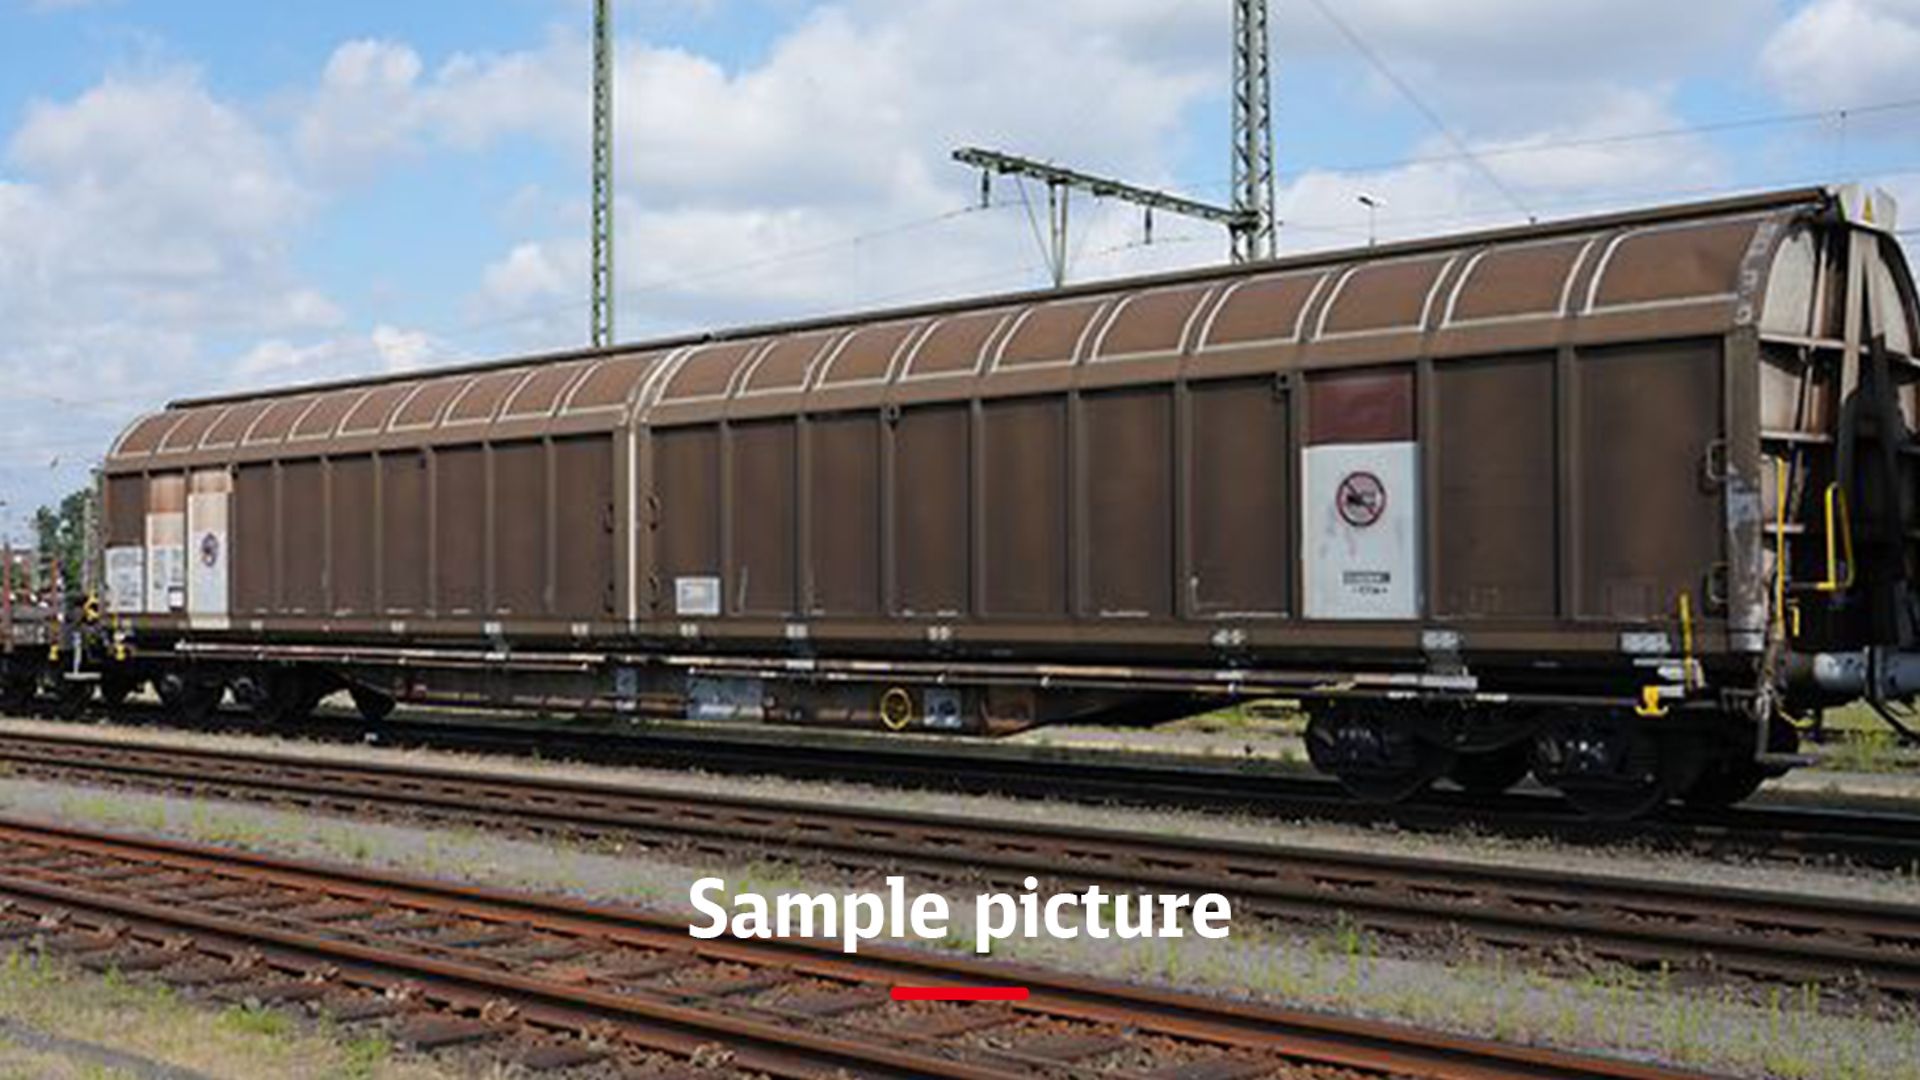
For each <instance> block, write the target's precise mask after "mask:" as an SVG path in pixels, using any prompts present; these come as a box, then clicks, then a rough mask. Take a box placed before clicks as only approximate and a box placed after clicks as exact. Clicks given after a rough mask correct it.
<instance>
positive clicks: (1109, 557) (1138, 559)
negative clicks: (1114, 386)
mask: <svg viewBox="0 0 1920 1080" xmlns="http://www.w3.org/2000/svg"><path fill="white" fill-rule="evenodd" d="M1082 415H1083V417H1084V419H1085V435H1084V438H1085V448H1086V453H1085V455H1084V456H1083V458H1082V460H1083V461H1084V462H1085V465H1084V475H1085V484H1086V500H1087V519H1086V521H1087V527H1086V529H1085V530H1084V531H1083V532H1082V533H1081V542H1082V544H1083V545H1084V548H1085V550H1084V552H1083V554H1082V558H1083V559H1084V560H1085V565H1086V568H1087V599H1088V608H1089V610H1088V614H1090V615H1093V616H1095V617H1098V618H1166V617H1169V616H1171V615H1172V614H1173V578H1174V569H1173V393H1172V391H1171V390H1170V389H1169V388H1166V387H1153V388H1148V389H1140V390H1120V391H1109V392H1104V393H1097V394H1088V395H1087V396H1086V397H1085V399H1084V400H1083V413H1082Z"/></svg>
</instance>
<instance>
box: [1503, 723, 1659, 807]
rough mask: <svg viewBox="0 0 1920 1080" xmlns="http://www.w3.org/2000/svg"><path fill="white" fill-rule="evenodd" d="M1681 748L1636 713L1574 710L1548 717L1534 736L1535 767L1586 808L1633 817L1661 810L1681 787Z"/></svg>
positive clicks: (1543, 778)
mask: <svg viewBox="0 0 1920 1080" xmlns="http://www.w3.org/2000/svg"><path fill="white" fill-rule="evenodd" d="M1679 749H1680V748H1678V747H1673V746H1663V745H1662V743H1661V740H1659V739H1658V738H1656V737H1655V735H1654V733H1653V732H1652V731H1651V730H1649V729H1648V727H1647V726H1646V725H1645V724H1643V723H1640V722H1639V721H1637V720H1635V719H1632V718H1620V717H1615V716H1610V715H1607V714H1603V713H1569V714H1567V715H1564V716H1560V717H1556V718H1555V719H1553V720H1551V721H1549V722H1548V723H1547V724H1546V725H1545V726H1544V727H1543V728H1542V729H1541V731H1540V733H1539V735H1538V736H1537V737H1536V738H1535V739H1534V745H1533V771H1534V775H1535V776H1537V777H1539V778H1540V781H1541V782H1542V783H1544V784H1549V785H1551V786H1553V787H1557V788H1559V789H1560V793H1561V794H1563V795H1565V796H1566V798H1567V801H1568V802H1570V803H1572V804H1573V805H1574V806H1576V807H1578V808H1579V809H1580V811H1581V813H1584V814H1586V815H1587V816H1589V817H1593V818H1599V819H1601V820H1604V821H1629V820H1632V819H1634V818H1638V817H1644V816H1645V815H1647V814H1650V813H1652V812H1653V811H1655V810H1657V809H1659V808H1660V807H1661V806H1663V805H1665V804H1666V802H1667V800H1668V799H1670V798H1672V797H1673V793H1674V791H1675V790H1676V788H1678V787H1681V786H1682V785H1677V784H1675V783H1674V777H1675V773H1674V768H1673V765H1674V758H1675V755H1676V754H1677V753H1678V751H1679ZM1687 779H1688V780H1689V782H1690V781H1691V777H1688V778H1687Z"/></svg>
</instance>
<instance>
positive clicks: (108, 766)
mask: <svg viewBox="0 0 1920 1080" xmlns="http://www.w3.org/2000/svg"><path fill="white" fill-rule="evenodd" d="M0 762H3V763H5V764H6V765H7V766H8V767H9V768H10V769H11V770H12V771H13V773H14V774H15V775H26V776H37V777H44V778H49V779H59V780H68V781H81V782H96V783H97V782H102V781H105V782H110V783H116V784H126V785H136V786H140V787H145V788H150V789H161V790H167V791H173V792H179V793H186V794H197V795H203V796H215V797H222V798H239V799H248V800H255V801H271V802H275V803H280V804H291V805H298V806H302V807H306V808H312V809H316V810H322V811H328V812H338V813H347V814H366V813H370V812H371V813H378V814H387V815H394V816H399V817H403V818H405V819H407V820H412V821H419V820H432V821H439V822H445V823H452V824H459V825H463V826H464V825H476V824H477V825H482V826H485V827H489V828H497V829H506V830H517V831H523V832H533V833H538V834H542V835H558V836H567V837H578V838H587V839H608V840H618V841H620V842H622V843H623V844H626V845H629V846H641V847H656V848H668V849H674V850H681V851H687V852H690V853H692V854H693V855H695V856H697V857H714V858H725V859H732V860H737V859H739V858H740V857H741V855H742V853H743V852H765V853H768V854H771V855H777V856H780V857H785V858H799V859H802V860H813V861H818V862H826V863H831V864H832V865H835V866H837V867H845V868H854V869H860V870H864V871H871V872H880V871H885V872H889V873H891V872H910V873H914V874H918V875H921V876H924V877H926V878H930V879H934V880H944V881H966V882H982V883H987V884H992V885H995V886H997V887H1001V888H1017V887H1018V886H1019V884H1020V883H1021V882H1022V881H1023V879H1025V878H1026V877H1028V876H1034V877H1037V878H1040V879H1042V880H1046V881H1051V882H1055V883H1059V884H1062V885H1072V886H1082V885H1086V884H1100V885H1102V886H1104V887H1108V888H1111V889H1119V890H1138V891H1145V892H1165V891H1171V892H1188V893H1196V894H1197V893H1204V892H1219V893H1223V894H1225V895H1227V896H1229V897H1231V898H1232V899H1233V901H1234V904H1235V909H1236V911H1237V912H1238V913H1240V914H1241V915H1242V916H1243V917H1244V916H1247V915H1258V916H1266V917H1274V918H1282V919H1306V920H1315V919H1320V920H1324V919H1329V918H1333V917H1336V916H1343V917H1345V918H1348V919H1350V920H1353V921H1355V922H1357V923H1358V924H1360V925H1362V926H1365V927H1368V928H1370V929H1375V930H1380V931H1386V932H1391V933H1396V934H1403V935H1412V936H1418V935H1423V934H1431V933H1433V932H1435V931H1437V930H1441V929H1447V928H1453V929H1457V930H1464V931H1466V932H1468V933H1469V934H1471V935H1473V936H1475V937H1477V938H1479V939H1480V940H1483V941H1485V942H1488V943H1491V944H1494V945H1499V946H1514V947H1523V948H1553V947H1558V946H1563V945H1565V944H1567V943H1570V942H1578V943H1579V944H1581V945H1582V946H1583V947H1584V948H1585V949H1586V950H1587V951H1588V952H1589V953H1590V954H1593V955H1597V956H1599V957H1602V958H1606V959H1611V960H1615V961H1618V962H1622V963H1627V964H1631V965H1635V966H1639V967H1655V966H1658V965H1662V964H1666V965H1671V966H1674V967H1685V966H1690V965H1698V964H1700V963H1701V962H1702V960H1703V958H1710V963H1711V965H1712V967H1713V969H1714V970H1716V971H1719V972H1723V973H1729V974H1736V975H1740V976H1746V977H1751V978H1756V979H1764V980H1775V981H1790V982H1797V983H1824V982H1832V981H1837V980H1840V979H1843V978H1844V979H1849V980H1852V981H1854V982H1855V983H1857V984H1862V985H1865V986H1869V987H1871V988H1873V989H1876V990H1878V991H1881V992H1884V993H1888V994H1894V995H1902V996H1920V906H1909V905H1901V904H1890V903H1878V902H1870V901H1861V900H1849V899H1843V898H1831V897H1817V898H1816V897H1802V896H1795V895H1786V894H1777V893H1764V892H1748V891H1737V890H1728V889H1724V888H1718V887H1715V888H1707V887H1701V886H1694V885H1689V884H1686V883H1684V882H1672V881H1646V880H1627V879H1621V878H1617V877H1608V876H1602V875H1576V874H1568V873H1563V872H1549V871H1542V870H1531V869H1524V868H1513V867H1499V866H1491V865H1485V864H1472V863H1463V862H1458V861H1452V860H1444V859H1426V858H1412V857H1404V856H1386V855H1376V854H1367V853H1356V852H1343V851H1331V850H1326V849H1319V848H1308V847H1297V846H1279V845H1264V844H1249V843H1237V842H1229V841H1221V840H1203V839H1193V838H1180V837H1172V836H1165V835H1150V834H1140V833H1126V832H1117V831H1108V830H1097V829H1087V828H1076V827H1067V826H1059V825H1048V824H1032V823H1020V822H1009V821H1004V820H987V819H979V818H970V817H962V816H952V815H939V814H924V813H902V812H895V811H889V810H876V809H864V808H850V807H839V806H826V805H822V804H819V803H808V802H795V801H780V800H769V799H760V798H743V797H734V796H721V795H711V794H691V793H685V792H668V791H659V790H648V789H644V788H638V787H631V786H625V785H612V784H598V783H588V782H581V781H573V780H558V779H548V778H533V777H507V776H502V775H499V774H497V773H488V772H476V771H472V770H464V769H454V768H438V769H431V768H421V767H417V766H411V765H409V766H399V765H383V764H368V763H356V764H346V763H338V762H326V761H317V760H314V759H312V758H302V757H297V756H290V755H285V754H279V753H243V752H235V751H213V750H196V749H183V748H179V747H173V746H162V745H158V744H140V743H127V742H119V741H98V740H90V739H87V738H85V737H84V736H80V735H72V736H69V735H25V734H18V733H0Z"/></svg>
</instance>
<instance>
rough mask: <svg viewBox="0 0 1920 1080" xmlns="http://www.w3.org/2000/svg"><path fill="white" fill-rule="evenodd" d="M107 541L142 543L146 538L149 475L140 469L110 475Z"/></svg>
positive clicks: (114, 544) (124, 544) (117, 544)
mask: <svg viewBox="0 0 1920 1080" xmlns="http://www.w3.org/2000/svg"><path fill="white" fill-rule="evenodd" d="M106 500H107V501H106V511H107V512H106V521H107V540H106V542H107V544H108V545H109V546H112V547H122V546H125V547H139V546H141V545H142V544H145V543H146V542H147V478H146V477H144V476H142V475H140V474H139V473H132V474H129V475H126V476H110V477H108V478H107V493H106Z"/></svg>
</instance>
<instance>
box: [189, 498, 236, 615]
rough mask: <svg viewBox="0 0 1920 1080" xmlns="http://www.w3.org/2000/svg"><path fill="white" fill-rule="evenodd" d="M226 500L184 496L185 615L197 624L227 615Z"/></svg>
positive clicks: (228, 563)
mask: <svg viewBox="0 0 1920 1080" xmlns="http://www.w3.org/2000/svg"><path fill="white" fill-rule="evenodd" d="M227 498H228V496H227V495H225V494H224V493H222V494H200V493H196V494H193V495H189V496H187V612H188V613H189V614H191V615H193V616H195V617H196V618H195V622H196V623H199V622H200V621H201V620H200V619H199V616H217V617H220V618H221V619H224V617H225V616H226V614H227V576H228V567H229V565H230V564H231V559H229V557H228V554H227Z"/></svg>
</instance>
